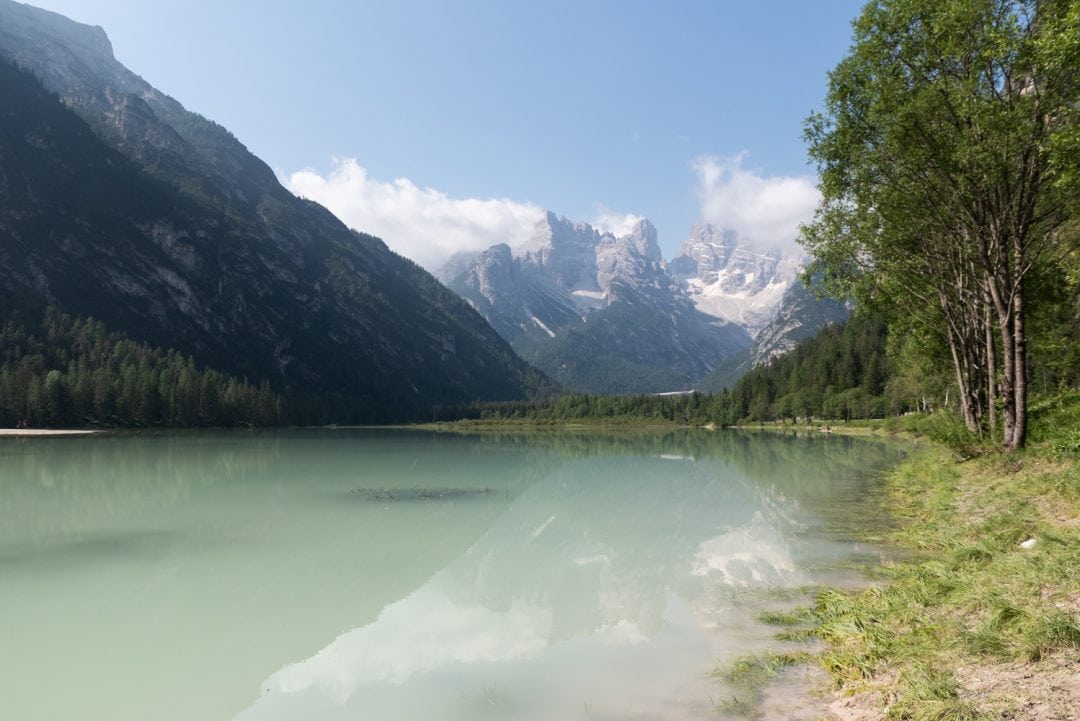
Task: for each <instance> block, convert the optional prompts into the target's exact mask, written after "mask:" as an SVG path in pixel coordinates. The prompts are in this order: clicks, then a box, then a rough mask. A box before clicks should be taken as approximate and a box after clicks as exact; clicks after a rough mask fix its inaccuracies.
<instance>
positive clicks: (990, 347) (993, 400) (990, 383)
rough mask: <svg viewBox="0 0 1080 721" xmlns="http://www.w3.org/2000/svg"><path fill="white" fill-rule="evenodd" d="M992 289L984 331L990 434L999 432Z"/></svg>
mask: <svg viewBox="0 0 1080 721" xmlns="http://www.w3.org/2000/svg"><path fill="white" fill-rule="evenodd" d="M991 302H992V301H991V300H990V290H989V288H986V289H985V291H984V298H983V305H984V312H983V333H984V336H985V339H984V343H985V352H986V410H987V421H988V425H989V436H990V438H993V437H994V434H995V433H996V432H997V386H996V384H997V351H996V349H995V348H994V324H993V318H992V315H991V307H990V304H991Z"/></svg>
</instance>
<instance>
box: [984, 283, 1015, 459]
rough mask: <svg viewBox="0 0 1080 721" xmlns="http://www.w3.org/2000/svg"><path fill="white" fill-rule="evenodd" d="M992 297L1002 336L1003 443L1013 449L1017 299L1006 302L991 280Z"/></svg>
mask: <svg viewBox="0 0 1080 721" xmlns="http://www.w3.org/2000/svg"><path fill="white" fill-rule="evenodd" d="M989 285H990V296H991V298H993V300H994V311H995V312H996V314H997V322H998V334H999V335H1000V336H1001V359H1002V368H1001V426H1002V433H1001V438H1002V442H1003V443H1004V444H1005V445H1006V446H1008V447H1009V448H1013V447H1014V446H1013V445H1012V441H1013V430H1014V428H1015V427H1016V385H1015V379H1016V370H1015V369H1016V342H1015V341H1016V337H1015V334H1014V325H1015V323H1014V318H1015V316H1014V307H1013V302H1014V301H1015V298H1009V302H1008V303H1006V302H1005V298H1004V297H1003V296H1002V294H1001V291H1000V290H999V288H998V286H997V283H996V282H995V281H994V280H993V279H990V281H989Z"/></svg>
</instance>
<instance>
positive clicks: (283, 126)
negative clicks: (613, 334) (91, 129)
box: [36, 0, 861, 266]
mask: <svg viewBox="0 0 1080 721" xmlns="http://www.w3.org/2000/svg"><path fill="white" fill-rule="evenodd" d="M36 4H38V5H40V6H42V7H45V8H48V9H50V10H55V11H57V12H60V13H63V14H65V15H68V16H69V17H71V18H73V19H75V20H79V21H80V22H86V23H90V24H95V25H101V26H102V27H104V28H105V30H106V31H107V32H108V34H109V36H110V38H111V39H112V42H113V48H114V50H115V52H116V55H117V57H118V58H119V59H120V60H121V61H122V62H123V63H125V64H126V65H128V67H130V68H131V69H133V70H134V71H135V72H137V73H139V74H140V75H142V76H143V77H144V78H146V79H147V80H148V81H150V82H151V83H152V84H154V85H155V86H156V87H158V88H159V89H161V90H163V91H165V92H167V93H169V94H170V95H173V96H174V97H176V98H177V99H178V100H180V101H181V102H182V103H184V104H185V105H186V106H187V107H188V108H189V109H192V110H196V111H198V112H200V113H202V114H204V115H206V116H208V117H210V118H212V119H214V120H216V121H218V122H220V123H221V124H223V125H225V126H226V127H228V128H229V129H230V130H231V131H232V132H233V133H234V134H235V135H236V136H237V137H238V138H240V140H241V141H243V142H244V143H245V144H246V145H247V146H248V147H249V148H250V149H251V150H252V151H254V152H255V153H256V154H257V155H259V156H260V157H262V158H263V159H264V160H265V161H266V162H267V163H269V164H270V165H271V166H272V167H273V168H275V170H277V171H278V172H279V174H281V176H282V177H283V179H284V180H285V181H286V182H287V183H289V184H291V185H292V187H294V189H297V190H298V191H300V192H304V193H305V194H308V195H310V196H311V197H315V198H316V199H318V200H320V201H321V202H324V203H326V204H327V205H328V206H330V207H331V209H332V210H334V211H335V212H337V213H338V214H339V215H341V216H342V217H343V218H345V219H346V221H347V222H350V223H351V224H354V225H362V226H367V227H361V228H360V229H362V230H370V231H373V232H375V233H376V234H383V235H386V236H389V235H390V234H391V233H393V234H395V235H399V236H401V239H400V242H399V244H398V245H397V246H395V238H391V237H387V240H388V241H389V242H391V245H392V246H395V247H398V249H399V250H402V251H404V252H406V254H409V255H413V256H417V255H419V256H422V258H421V260H422V262H424V263H425V264H427V265H429V266H430V265H434V264H437V262H438V261H439V259H440V258H441V257H442V256H443V255H445V253H446V252H449V250H453V249H455V248H457V247H467V246H469V244H470V242H473V244H474V245H476V244H480V245H485V244H487V242H488V241H489V240H491V239H492V238H496V237H498V236H499V235H501V234H506V233H509V232H510V231H509V230H508V228H510V227H511V226H513V225H514V224H515V223H519V224H520V223H522V222H525V221H527V220H528V219H529V218H530V217H532V216H531V215H530V212H532V209H535V208H539V207H543V208H550V209H552V210H554V211H555V212H557V213H558V214H560V215H565V216H567V217H570V218H572V219H575V220H584V221H594V220H598V221H601V222H602V224H605V223H607V224H609V225H611V226H612V227H615V226H616V225H618V222H617V221H618V219H619V217H621V214H634V215H636V216H645V217H648V218H649V219H650V220H652V221H653V222H654V224H655V225H656V226H657V228H658V231H659V237H660V242H661V246H662V247H663V249H664V252H665V255H666V256H667V257H671V255H673V253H674V251H675V250H676V249H677V247H678V245H679V244H680V243H681V242H682V241H683V240H684V239H685V238H686V235H687V233H688V231H689V228H690V226H691V225H692V223H693V222H694V221H695V220H696V219H697V218H698V217H701V216H702V215H703V214H708V213H710V212H713V211H717V212H719V216H718V217H717V218H716V219H717V220H719V221H721V222H725V223H726V224H738V223H745V224H746V226H747V227H746V228H742V229H740V230H742V231H743V232H744V234H749V235H753V234H754V233H755V232H758V231H757V228H756V227H755V226H754V223H755V219H757V220H760V218H758V217H757V215H755V214H754V213H749V214H748V213H747V212H742V211H738V209H733V208H731V207H730V206H732V205H733V204H740V203H741V204H745V205H747V207H749V205H752V204H753V203H754V202H755V196H754V195H753V194H754V193H755V192H757V191H755V190H754V188H755V187H756V188H758V189H759V190H771V191H774V192H773V193H772V195H771V196H770V197H772V198H773V199H774V200H775V201H776V202H779V203H784V202H787V201H786V200H785V198H786V196H784V194H783V193H779V194H778V191H777V190H776V189H777V188H778V187H781V186H777V185H776V184H775V183H774V182H773V181H776V182H777V183H783V182H787V183H788V184H787V186H783V187H787V188H789V189H792V188H794V190H795V191H797V192H796V195H797V196H798V197H797V198H796V199H795V200H794V201H792V202H793V203H794V206H797V208H795V209H793V210H792V211H791V213H792V214H795V215H805V214H806V212H808V211H807V209H806V208H807V203H808V201H807V190H806V188H807V187H809V185H811V184H812V177H811V176H812V172H813V171H812V168H811V167H810V166H808V165H807V160H806V151H805V147H804V145H803V142H802V138H801V132H802V121H803V118H805V116H806V115H807V113H808V112H810V111H811V110H813V109H814V108H816V107H818V106H819V105H820V103H821V100H822V97H823V95H824V92H825V85H826V73H827V71H828V70H829V69H830V68H832V67H833V66H834V65H835V64H836V63H837V62H838V61H839V60H840V58H841V57H842V56H843V54H844V53H845V51H846V49H847V48H848V46H849V40H850V22H851V20H852V19H853V18H854V17H855V15H856V13H857V12H858V10H859V7H860V6H861V2H854V1H848V0H825V1H822V2H805V1H803V2H796V1H789V2H780V1H775V2H745V1H744V2H727V1H721V0H714V1H712V2H694V1H686V2H667V3H661V2H659V1H657V2H643V1H634V0H625V1H622V2H614V1H600V0H576V1H572V2H562V1H558V2H550V1H549V2H544V3H539V2H532V3H526V2H520V1H517V0H500V1H493V2H489V1H486V0H485V1H472V0H456V1H455V2H446V1H443V2H426V1H425V2H413V1H408V0H395V1H393V2H391V1H389V0H387V1H386V2H378V3H375V2H365V1H363V0H360V1H356V0H354V1H352V2H346V1H339V0H308V1H307V2H303V3H296V2H276V1H274V0H264V1H262V2H255V1H252V0H243V1H237V2H223V1H221V0H219V1H218V2H210V1H207V0H185V2H182V3H181V2H174V3H158V2H153V3H149V2H146V1H145V0H97V1H94V0H38V2H37V3H36ZM736 158H738V159H737V160H736ZM304 170H308V171H311V172H308V173H303V174H298V175H294V174H297V173H298V171H304ZM710 177H711V178H712V179H713V181H714V183H713V185H714V189H715V187H719V188H720V190H721V191H724V192H722V193H721V194H720V195H718V196H715V197H714V196H710V195H709V193H710V192H711V191H710V190H709V187H708V179H709V178H710ZM740 178H741V180H740ZM808 178H809V180H808ZM398 179H402V182H399V183H395V182H393V181H395V180H398ZM404 179H407V180H404ZM792 179H801V180H800V183H801V184H800V183H796V184H795V185H792ZM733 183H743V184H744V185H745V184H746V183H749V185H747V186H745V187H744V185H740V186H739V187H737V188H734V187H731V186H732V184H733ZM796 186H797V187H796ZM356 196H360V197H359V198H357V197H356ZM469 199H477V201H474V202H464V203H463V202H462V201H469ZM480 201H488V202H486V203H484V202H480ZM794 206H793V207H794ZM710 208H712V211H710V210H709V209H710ZM761 208H762V210H761V212H762V213H765V214H767V215H772V216H773V218H774V219H775V217H777V216H778V215H783V212H779V213H778V211H777V210H776V208H775V207H774V206H772V205H769V204H765V205H762V206H761ZM728 211H732V213H733V214H732V213H728ZM736 211H738V212H736ZM740 212H741V215H740ZM758 215H760V213H759V214H758ZM458 216H460V217H458ZM425 218H426V220H424V219H425ZM384 221H385V222H384ZM410 224H411V225H410ZM441 231H445V235H447V236H449V237H447V238H434V237H432V236H435V235H440V234H441ZM763 232H764V231H763ZM470 233H471V234H473V235H477V236H480V237H479V238H477V239H476V240H475V241H469V240H468V238H467V237H466V236H469V235H470ZM429 240H430V243H431V245H432V248H436V246H437V249H436V250H431V251H430V252H428V251H427V250H426V249H425V248H424V247H423V244H424V243H425V242H428V241H429Z"/></svg>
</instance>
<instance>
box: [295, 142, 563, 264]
mask: <svg viewBox="0 0 1080 721" xmlns="http://www.w3.org/2000/svg"><path fill="white" fill-rule="evenodd" d="M283 180H284V184H285V187H287V188H288V189H289V190H291V191H292V192H293V193H295V194H297V195H299V196H302V197H304V198H309V199H311V200H314V201H316V202H317V203H321V204H322V205H324V206H326V207H327V208H328V209H329V210H330V212H332V213H334V215H336V216H337V217H338V218H340V219H341V220H342V222H344V223H345V224H346V225H348V226H349V227H351V228H355V229H356V230H359V231H362V232H364V233H370V234H371V235H375V236H378V237H380V238H382V239H383V240H385V241H386V243H387V245H389V246H390V247H391V248H392V249H393V250H394V251H395V252H397V253H400V254H401V255H404V256H405V257H406V258H410V259H411V260H414V261H416V262H417V263H419V264H420V265H422V266H423V267H425V268H427V269H428V270H436V269H437V268H439V266H441V265H442V264H443V263H445V262H446V260H447V259H448V258H449V257H450V256H451V255H453V254H454V253H456V252H458V251H481V250H485V249H487V248H489V247H491V246H492V245H495V244H496V243H508V244H510V245H511V246H515V245H517V244H520V243H522V242H524V241H525V240H527V239H528V237H529V236H530V235H531V234H532V232H533V228H534V227H535V225H536V223H537V222H539V221H540V220H541V219H542V218H543V217H544V209H543V208H541V207H539V206H537V205H534V204H532V203H519V202H516V201H513V200H507V199H505V198H489V199H478V198H465V199H456V198H451V197H450V196H448V195H447V194H446V193H443V192H442V191H439V190H435V189H433V188H421V187H418V186H417V185H416V184H415V183H413V182H412V181H411V180H409V179H408V178H398V179H396V180H394V181H391V182H385V181H381V180H376V179H374V178H371V177H370V176H369V175H368V173H367V170H366V169H365V168H363V167H362V166H361V165H360V164H359V163H358V162H357V161H356V160H355V159H352V158H346V159H336V160H335V165H334V169H333V170H332V171H331V172H330V173H329V174H328V175H327V176H323V175H320V174H319V173H317V172H315V171H314V170H302V171H299V172H295V173H292V174H290V175H288V176H287V177H285V178H284V179H283Z"/></svg>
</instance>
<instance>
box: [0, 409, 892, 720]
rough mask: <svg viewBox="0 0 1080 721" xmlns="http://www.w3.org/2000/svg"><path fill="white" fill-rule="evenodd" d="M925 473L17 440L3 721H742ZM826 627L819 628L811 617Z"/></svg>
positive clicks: (680, 439)
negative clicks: (890, 502) (740, 714)
mask: <svg viewBox="0 0 1080 721" xmlns="http://www.w3.org/2000/svg"><path fill="white" fill-rule="evenodd" d="M898 458H899V452H898V451H897V450H896V449H895V448H893V447H891V446H889V445H886V444H883V443H878V442H872V441H866V440H859V439H853V438H845V437H828V436H821V435H816V436H809V437H807V436H802V437H796V436H794V435H790V434H789V435H780V434H766V433H744V432H733V431H718V432H714V433H710V432H707V431H680V432H672V433H646V432H641V433H632V432H628V433H614V434H613V433H601V432H580V433H554V432H547V433H534V434H509V435H496V434H479V435H454V434H436V433H427V432H421V431H399V430H351V429H330V430H290V431H280V432H275V431H236V432H225V431H216V432H205V433H197V432H186V433H182V432H176V433H144V434H134V433H131V434H128V433H116V434H106V435H101V436H93V437H81V438H38V439H32V440H15V439H0V679H2V681H0V718H3V719H12V720H13V721H14V720H16V719H17V720H19V721H33V720H37V719H42V720H48V721H65V720H69V719H70V720H75V719H77V720H78V721H97V720H101V721H129V720H130V721H147V720H153V721H173V720H176V721H180V720H183V721H192V720H193V719H199V720H200V721H216V720H218V719H222V720H229V719H236V721H262V720H264V719H265V720H269V719H280V720H285V719H288V720H290V721H295V720H299V719H303V720H304V721H323V720H330V719H333V720H339V719H362V720H368V721H399V720H401V721H405V720H406V719H407V720H409V721H428V720H431V721H436V720H438V721H457V720H466V719H468V720H472V719H482V718H496V719H499V718H501V719H515V720H518V721H531V720H533V719H536V720H540V719H544V720H556V719H566V720H569V719H578V718H580V719H699V718H701V719H704V718H716V713H717V710H716V705H717V704H718V703H720V702H722V701H723V699H725V698H729V697H730V696H731V695H732V693H733V692H732V690H731V689H727V688H725V687H724V685H723V683H721V682H720V681H718V680H717V679H716V678H714V677H712V676H711V675H710V671H712V670H713V669H714V668H715V667H716V666H717V664H718V663H724V662H725V661H730V660H731V659H733V658H734V657H736V656H738V655H740V654H744V653H748V652H753V651H757V650H760V649H762V648H765V647H769V646H770V645H773V646H775V645H776V643H777V642H775V641H772V640H771V636H772V634H773V633H775V631H776V629H774V628H770V627H768V626H765V625H764V624H762V623H761V622H759V621H757V620H755V617H756V616H757V615H758V614H759V613H761V611H762V610H764V609H769V608H775V607H778V606H784V605H785V604H787V605H791V604H794V603H798V602H799V599H800V598H803V597H801V596H800V594H799V589H805V588H806V587H808V586H811V585H814V584H820V583H832V584H848V583H857V582H858V574H857V573H856V572H855V571H853V570H851V569H852V567H853V566H854V565H857V564H860V563H873V562H875V561H876V560H877V559H878V558H879V557H880V556H881V554H883V553H884V551H882V550H881V549H877V548H875V547H872V546H868V545H865V544H862V543H860V542H858V541H857V540H856V539H857V538H858V537H859V531H860V529H862V528H864V527H866V526H871V527H877V526H880V525H882V524H885V523H887V519H885V518H882V517H881V512H880V510H878V509H879V507H880V506H879V504H878V503H877V502H876V500H875V498H876V495H875V494H876V493H877V491H878V489H879V488H880V477H881V472H882V470H883V469H886V468H888V467H889V466H890V465H892V464H894V463H895V462H896V461H897V460H898ZM802 602H804V603H805V602H806V601H805V598H803V601H802Z"/></svg>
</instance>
